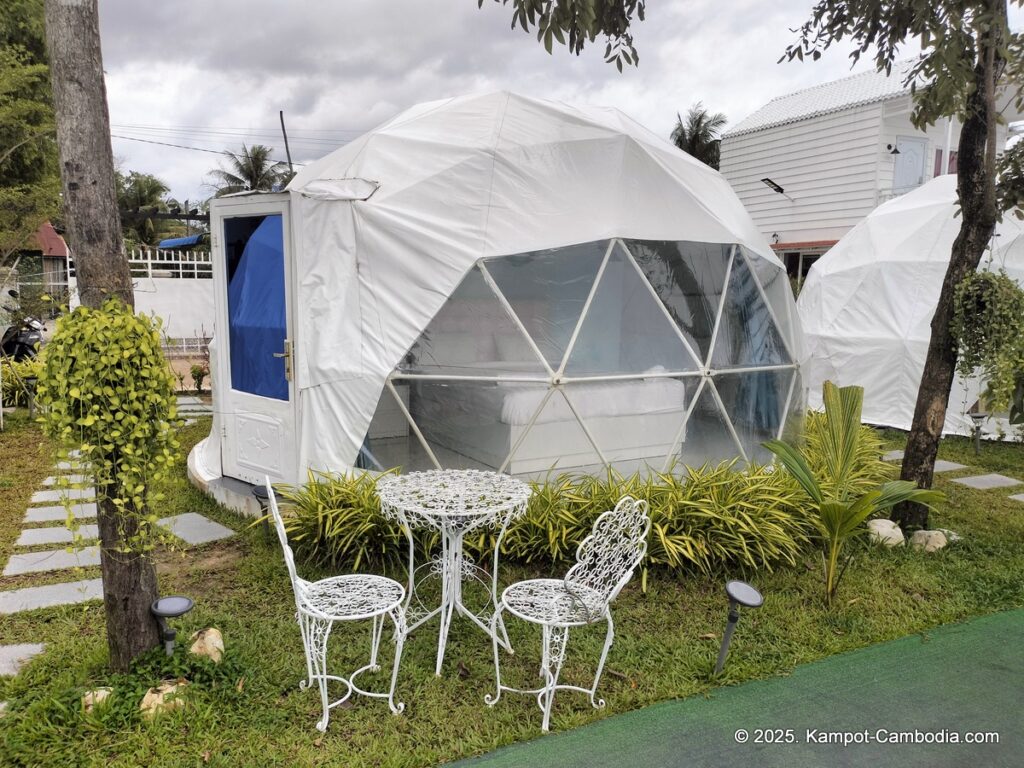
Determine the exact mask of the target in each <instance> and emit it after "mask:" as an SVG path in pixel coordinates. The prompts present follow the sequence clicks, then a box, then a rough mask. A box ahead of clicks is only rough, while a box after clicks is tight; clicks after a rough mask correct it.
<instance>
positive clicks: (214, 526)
mask: <svg viewBox="0 0 1024 768" xmlns="http://www.w3.org/2000/svg"><path fill="white" fill-rule="evenodd" d="M157 525H159V526H161V527H163V528H166V529H167V530H169V531H170V532H171V533H173V534H174V535H175V536H177V537H178V538H179V539H181V540H182V541H184V542H186V543H188V544H206V543H208V542H211V541H218V540H219V539H226V538H228V537H229V536H234V535H235V532H234V531H233V530H231V529H230V528H227V527H225V526H223V525H221V524H220V523H215V522H213V520H209V519H207V518H205V517H203V516H202V515H200V514H198V513H196V512H186V513H185V514H183V515H175V516H174V517H165V518H163V519H162V520H159V521H157Z"/></svg>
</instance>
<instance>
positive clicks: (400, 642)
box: [374, 607, 405, 715]
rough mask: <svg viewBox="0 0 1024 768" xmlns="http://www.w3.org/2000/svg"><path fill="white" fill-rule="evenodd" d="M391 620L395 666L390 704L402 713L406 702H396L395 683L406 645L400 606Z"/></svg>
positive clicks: (403, 619)
mask: <svg viewBox="0 0 1024 768" xmlns="http://www.w3.org/2000/svg"><path fill="white" fill-rule="evenodd" d="M389 615H390V616H391V621H392V622H393V623H394V625H395V666H394V669H392V670H391V690H390V691H388V706H389V707H390V708H391V711H392V712H394V713H395V714H396V715H400V714H401V713H402V712H403V711H404V710H405V703H404V702H401V701H400V702H398V703H397V704H396V703H395V685H396V684H397V683H398V667H399V666H400V665H401V663H402V647H403V646H404V645H405V613H404V611H403V610H402V609H401V608H400V607H399V608H395V610H393V611H392V612H391V613H390V614H389ZM374 621H375V622H376V619H374ZM380 625H381V627H382V628H383V626H384V618H383V617H380ZM377 642H378V643H379V642H380V633H379V632H378V633H377Z"/></svg>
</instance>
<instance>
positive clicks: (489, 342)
mask: <svg viewBox="0 0 1024 768" xmlns="http://www.w3.org/2000/svg"><path fill="white" fill-rule="evenodd" d="M397 370H398V373H399V374H402V373H416V374H429V375H450V376H481V377H494V376H505V377H508V376H513V377H516V376H520V377H534V378H549V375H548V373H547V369H545V367H544V363H543V362H542V361H541V359H540V357H539V356H538V355H537V353H536V352H535V351H534V350H533V348H532V347H531V346H530V342H529V340H528V339H527V338H526V336H525V335H524V334H523V332H522V330H521V329H520V328H519V326H518V325H517V324H516V322H515V321H514V320H513V318H512V316H511V315H510V314H509V312H508V310H507V309H506V308H505V306H504V305H503V304H502V303H501V301H500V300H499V299H498V297H497V295H496V294H495V293H494V291H493V290H492V289H491V287H490V286H489V285H488V284H487V281H486V280H485V279H484V276H483V273H482V272H481V271H480V268H479V267H473V269H472V270H470V271H469V272H468V273H467V274H466V276H465V277H464V278H463V280H462V282H461V283H459V286H458V288H456V289H455V291H454V292H453V293H452V294H451V296H449V297H448V300H447V301H446V302H445V303H444V306H442V307H441V309H440V311H439V312H438V313H437V314H436V315H435V316H434V318H433V319H432V320H431V321H430V324H429V325H428V326H427V329H426V330H425V331H424V332H423V333H422V334H421V335H420V338H419V339H417V341H416V343H415V344H413V346H412V347H411V348H410V350H409V352H408V353H407V354H406V356H405V359H404V360H403V361H402V362H401V363H400V364H399V366H398V369H397Z"/></svg>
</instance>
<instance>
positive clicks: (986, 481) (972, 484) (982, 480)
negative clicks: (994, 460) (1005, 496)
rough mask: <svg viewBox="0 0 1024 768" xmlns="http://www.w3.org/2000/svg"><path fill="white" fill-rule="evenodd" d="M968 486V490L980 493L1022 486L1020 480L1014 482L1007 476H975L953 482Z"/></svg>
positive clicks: (959, 478)
mask: <svg viewBox="0 0 1024 768" xmlns="http://www.w3.org/2000/svg"><path fill="white" fill-rule="evenodd" d="M953 482H954V483H960V485H966V486H967V487H968V488H976V489H978V490H980V491H987V490H990V489H992V488H1009V487H1010V486H1011V485H1020V483H1021V481H1020V480H1014V479H1013V478H1012V477H1007V476H1006V475H996V474H992V475H975V476H974V477H958V478H957V479H956V480H954V481H953Z"/></svg>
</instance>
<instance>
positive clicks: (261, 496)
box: [250, 485, 274, 541]
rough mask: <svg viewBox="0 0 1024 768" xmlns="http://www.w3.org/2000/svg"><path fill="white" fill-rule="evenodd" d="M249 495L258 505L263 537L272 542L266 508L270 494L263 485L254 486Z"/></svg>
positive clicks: (272, 536)
mask: <svg viewBox="0 0 1024 768" xmlns="http://www.w3.org/2000/svg"><path fill="white" fill-rule="evenodd" d="M250 493H251V494H252V495H253V498H255V499H256V501H257V502H258V503H259V505H260V518H261V520H262V521H263V535H264V536H266V537H267V539H268V540H271V541H272V540H273V538H274V535H273V534H272V533H271V531H270V512H269V511H268V508H267V504H268V499H269V498H270V494H269V493H268V491H267V487H266V486H265V485H254V486H253V487H252V490H251V491H250Z"/></svg>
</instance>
